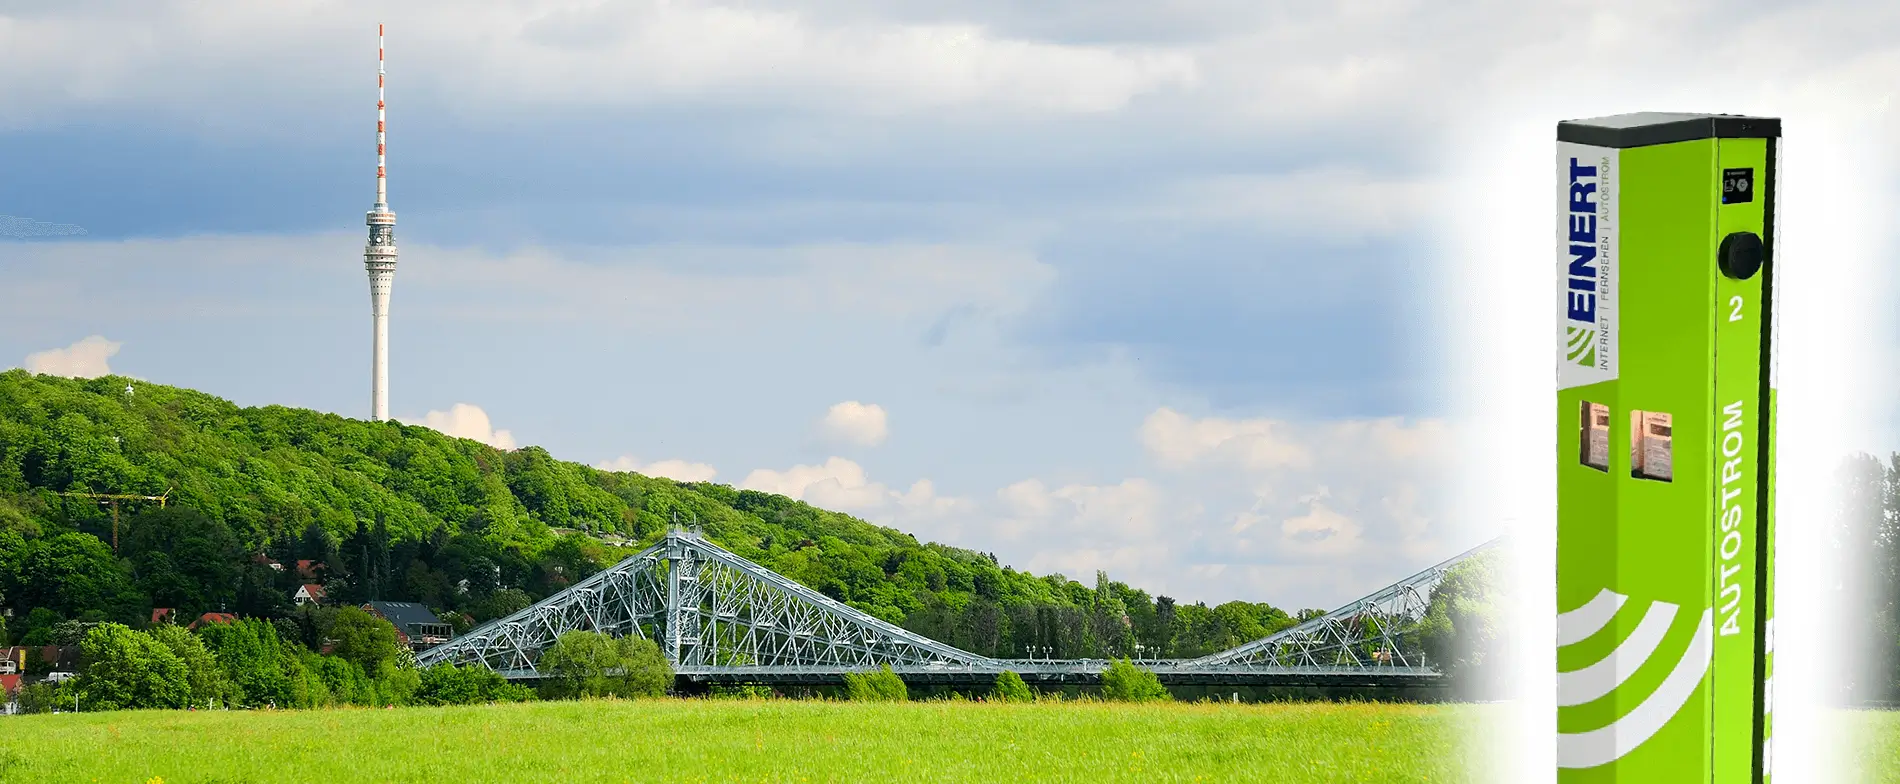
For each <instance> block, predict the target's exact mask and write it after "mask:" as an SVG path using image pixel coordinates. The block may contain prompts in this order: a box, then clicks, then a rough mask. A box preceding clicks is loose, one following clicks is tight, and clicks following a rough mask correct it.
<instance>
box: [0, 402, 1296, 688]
mask: <svg viewBox="0 0 1900 784" xmlns="http://www.w3.org/2000/svg"><path fill="white" fill-rule="evenodd" d="M168 491H169V496H168V500H167V502H166V505H165V508H164V509H162V510H160V509H158V507H157V504H155V503H152V502H144V501H125V502H121V506H120V515H121V519H120V530H119V533H118V552H117V553H115V552H114V550H113V545H112V541H113V530H112V529H113V524H112V519H111V516H110V514H109V513H108V509H107V508H106V507H104V506H102V504H101V503H100V502H99V501H98V500H95V499H91V498H81V497H72V496H66V495H61V494H60V493H62V492H91V493H110V494H135V495H151V496H157V495H161V494H166V493H167V492H168ZM674 519H678V520H680V521H682V522H684V521H687V520H689V519H690V520H695V521H697V523H698V525H700V526H701V527H702V529H703V530H704V532H705V533H706V535H707V536H708V537H709V538H710V539H712V540H713V541H715V542H717V543H719V544H720V545H721V546H723V547H726V548H728V549H730V550H732V551H733V552H735V553H738V554H739V555H741V556H744V557H746V558H749V559H752V560H754V561H756V562H758V563H760V564H762V565H764V566H766V567H768V568H771V569H773V570H775V571H777V572H779V573H781V574H784V575H786V576H787V577H790V578H792V579H794V580H798V581H799V582H801V583H804V584H806V585H809V586H811V587H812V588H814V589H816V590H819V591H822V592H824V593H825V594H827V595H830V596H832V597H833V598H836V599H838V600H840V601H844V602H846V603H849V604H851V605H852V606H854V607H857V608H859V609H862V610H864V611H866V612H869V613H871V614H873V615H876V616H879V617H881V618H884V619H887V620H890V621H893V622H896V623H899V624H902V625H904V626H906V627H908V628H910V629H912V630H915V631H917V632H920V633H922V634H925V635H928V636H931V637H934V638H937V639H940V640H943V641H945V642H948V643H950V644H953V645H957V646H960V647H963V648H966V649H968V650H971V651H973V652H977V653H982V654H985V655H1000V656H1021V655H1023V653H1024V650H1025V647H1026V646H1035V647H1036V648H1037V650H1036V655H1037V656H1039V657H1040V656H1044V655H1050V656H1056V657H1082V656H1087V657H1099V656H1117V655H1120V656H1126V655H1133V654H1134V653H1135V649H1134V646H1135V644H1136V643H1140V644H1141V645H1142V650H1141V653H1142V655H1144V656H1156V655H1161V656H1192V655H1198V654H1201V653H1207V652H1212V651H1216V650H1221V649H1224V648H1227V647H1231V646H1233V645H1236V644H1239V643H1241V642H1245V641H1247V640H1250V639H1253V638H1256V637H1259V636H1263V635H1265V634H1267V633H1270V632H1272V631H1274V630H1277V629H1279V628H1283V627H1285V626H1288V625H1291V624H1292V623H1294V622H1295V620H1296V619H1295V617H1293V616H1290V615H1289V614H1288V613H1287V612H1284V611H1282V610H1280V609H1278V608H1275V607H1273V606H1271V605H1269V604H1265V603H1249V602H1242V601H1233V602H1228V603H1225V604H1221V605H1219V606H1218V607H1208V606H1205V605H1200V604H1196V605H1177V604H1176V603H1175V602H1174V601H1173V600H1172V599H1169V598H1168V597H1151V596H1149V595H1148V594H1147V593H1145V592H1143V591H1139V590H1135V589H1132V588H1130V587H1129V586H1127V585H1124V584H1121V583H1118V582H1113V581H1110V580H1108V579H1107V577H1106V575H1102V574H1097V575H1096V579H1095V580H1094V583H1093V584H1092V585H1085V584H1083V583H1080V582H1077V581H1074V580H1070V579H1067V578H1065V577H1062V576H1059V575H1050V576H1040V577H1039V576H1036V575H1031V574H1028V573H1025V572H1021V571H1017V570H1014V569H1011V568H1009V567H1007V566H1005V565H1003V564H1000V563H999V562H998V561H997V559H996V557H995V556H993V555H989V554H985V553H979V552H972V551H969V550H963V549H958V548H952V547H945V546H941V545H937V544H926V543H921V542H919V541H918V540H917V539H916V538H914V537H912V536H910V535H908V534H905V533H902V532H900V531H896V530H893V529H890V528H885V527H881V526H877V525H873V524H870V523H868V522H865V521H863V520H859V519H857V518H854V517H851V516H849V515H845V514H840V513H837V512H831V511H826V510H823V509H818V508H815V507H812V506H810V505H808V504H805V503H801V502H798V501H794V500H791V499H788V498H785V497H783V496H776V495H769V494H766V493H760V492H755V491H749V490H738V489H734V488H732V487H730V486H727V485H718V484H710V483H679V482H675V481H672V480H668V479H658V478H652V477H646V476H641V475H638V474H632V473H616V472H610V471H602V470H598V469H595V468H591V467H588V466H585V465H581V464H578V463H571V462H564V461H561V460H557V459H555V458H554V457H553V456H551V455H549V454H548V453H547V452H546V451H545V450H543V449H540V448H538V447H532V446H531V447H525V448H522V449H519V450H514V451H507V452H504V451H500V450H497V449H494V448H492V447H489V446H487V445H485V444H481V443H478V442H475V441H470V440H467V439H457V438H451V437H448V436H445V435H442V434H441V433H438V432H436V431H434V430H430V429H428V428H424V427H419V426H412V425H404V424H400V423H397V422H382V423H376V422H368V421H363V420H354V419H346V418H344V417H340V416H336V415H334V414H323V413H318V412H314V411H307V410H301V409H292V408H284V407H281V406H265V407H260V408H240V407H238V406H236V405H234V404H232V403H230V402H228V401H225V400H222V399H219V398H216V397H213V396H211V395H207V394H203V393H200V392H195V391H191V390H187V389H180V388H176V387H168V386H163V385H158V384H150V383H145V382H139V381H133V380H131V379H127V378H123V377H117V376H108V377H103V378H98V379H90V380H74V379H67V378H59V377H53V376H36V375H32V374H29V373H27V372H25V371H23V370H11V371H7V372H5V373H0V606H4V607H5V608H7V609H9V610H12V611H13V617H12V620H11V621H10V623H11V625H12V627H13V631H12V634H11V635H7V634H5V632H4V629H0V640H3V639H5V638H7V637H11V638H12V639H14V640H22V639H27V640H28V641H30V642H39V641H41V640H43V639H44V638H45V637H46V636H47V635H48V634H50V630H51V628H52V626H53V625H54V624H57V623H58V622H59V621H61V620H108V619H110V620H117V621H123V622H127V623H132V624H135V625H140V624H143V623H144V622H146V621H147V620H148V619H149V617H150V610H151V608H153V607H172V608H176V609H177V610H178V611H179V613H180V614H184V615H190V614H195V613H198V612H203V611H211V610H230V611H234V612H237V613H239V614H242V615H251V616H259V617H283V616H286V615H288V614H289V613H290V609H291V607H290V598H289V597H290V595H291V593H292V592H294V591H295V590H296V587H297V585H298V584H300V583H306V582H311V581H312V579H314V580H316V581H317V582H319V583H320V584H322V585H323V587H324V588H325V589H326V591H327V593H328V599H329V600H330V601H331V602H342V603H355V602H360V601H364V600H368V599H371V598H378V599H394V600H409V601H418V602H422V603H424V604H427V605H429V606H430V607H432V608H435V609H436V610H437V611H438V612H439V613H440V614H442V615H443V617H445V618H447V619H449V620H451V622H452V623H454V624H455V625H457V626H459V627H462V628H466V627H467V626H469V625H471V624H473V623H478V622H481V621H484V620H487V619H490V618H495V617H499V616H501V615H504V614H506V613H508V612H512V611H514V610H516V609H519V608H521V607H524V606H526V605H527V604H529V603H531V602H532V601H534V600H537V599H539V598H541V597H543V596H546V595H548V594H550V593H552V592H554V591H557V590H559V589H560V588H562V587H563V586H566V585H568V584H570V583H572V582H574V581H575V580H578V579H581V578H583V577H585V576H586V575H588V574H591V573H593V572H595V571H598V570H599V569H601V568H604V567H605V566H607V565H610V564H612V563H614V562H615V561H617V560H619V559H620V558H622V557H624V556H625V555H627V554H630V553H632V552H635V551H637V550H638V549H640V548H642V547H644V546H646V545H648V544H651V543H653V542H654V541H656V540H658V539H659V538H660V537H661V536H663V535H664V532H665V530H666V526H667V525H668V524H669V522H670V521H672V520H674ZM260 556H262V557H260ZM273 560H274V561H276V562H278V563H279V564H281V565H283V566H284V567H286V568H285V569H283V570H282V571H278V570H275V569H272V568H270V567H269V565H268V563H266V561H273ZM300 560H307V561H311V562H312V563H313V564H321V565H322V566H323V567H324V568H322V569H321V570H320V571H319V572H318V574H317V576H316V577H315V578H306V577H302V576H300V575H298V574H297V569H296V568H295V564H296V563H297V562H298V561H300ZM1316 612H1317V611H1310V612H1309V613H1301V615H1302V616H1305V615H1308V614H1312V613H1316ZM29 638H36V639H29ZM1045 649H1046V650H1045Z"/></svg>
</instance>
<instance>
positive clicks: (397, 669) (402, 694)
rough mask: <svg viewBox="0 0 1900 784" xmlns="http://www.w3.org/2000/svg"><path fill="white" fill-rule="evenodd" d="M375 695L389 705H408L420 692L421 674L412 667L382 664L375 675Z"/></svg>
mask: <svg viewBox="0 0 1900 784" xmlns="http://www.w3.org/2000/svg"><path fill="white" fill-rule="evenodd" d="M376 684H377V693H378V694H380V695H381V696H382V697H383V699H385V700H386V701H387V702H386V704H389V705H409V704H412V703H414V702H415V699H416V693H417V692H419V691H421V690H422V674H421V673H420V672H418V671H417V670H416V668H414V667H403V666H398V665H395V664H384V665H383V668H382V669H381V670H380V671H378V672H377V673H376Z"/></svg>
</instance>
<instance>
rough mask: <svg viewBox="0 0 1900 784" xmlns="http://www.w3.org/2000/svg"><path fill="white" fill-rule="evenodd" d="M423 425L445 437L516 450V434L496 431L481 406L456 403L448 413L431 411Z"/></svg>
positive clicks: (423, 420)
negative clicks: (465, 439)
mask: <svg viewBox="0 0 1900 784" xmlns="http://www.w3.org/2000/svg"><path fill="white" fill-rule="evenodd" d="M421 424H422V426H423V427H427V428H429V429H431V430H435V431H437V432H440V433H442V434H443V435H448V436H454V437H456V438H467V439H470V440H474V441H480V442H482V443H484V444H487V445H489V446H492V447H494V448H496V449H514V448H515V437H514V434H512V433H510V432H508V431H506V430H496V429H494V426H493V425H491V424H490V423H489V421H488V412H486V411H483V410H482V409H481V407H480V406H474V405H470V404H468V403H456V404H455V405H453V406H450V407H449V410H447V411H430V412H429V413H428V414H425V415H423V417H422V422H421Z"/></svg>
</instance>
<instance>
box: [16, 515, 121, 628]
mask: <svg viewBox="0 0 1900 784" xmlns="http://www.w3.org/2000/svg"><path fill="white" fill-rule="evenodd" d="M0 557H6V554H0ZM6 560H7V561H8V562H9V563H8V565H7V567H5V568H4V569H0V576H4V577H5V578H6V579H7V584H6V585H0V593H4V594H5V595H6V597H7V601H9V602H11V603H13V605H14V606H16V607H23V608H46V609H49V610H52V611H54V612H57V613H59V614H60V615H61V616H64V617H67V618H77V617H80V616H82V615H85V614H86V613H89V612H96V613H102V614H103V615H104V616H105V617H106V618H108V619H111V620H117V621H125V622H131V621H132V620H134V619H136V618H137V617H138V616H139V614H140V609H141V607H142V605H144V598H143V597H142V596H140V595H139V593H138V589H137V588H136V587H135V586H134V585H133V584H132V575H131V570H130V569H128V568H127V567H126V565H125V562H124V561H121V560H119V559H118V558H117V557H115V556H113V554H112V547H111V546H110V545H107V544H106V543H105V542H102V541H99V538H98V537H96V536H93V535H91V534H84V533H77V532H68V533H63V534H59V535H57V536H53V537H50V538H40V539H33V540H30V541H27V542H26V543H24V544H23V545H21V547H20V549H19V550H18V551H17V552H16V553H13V554H12V556H11V557H6Z"/></svg>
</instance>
